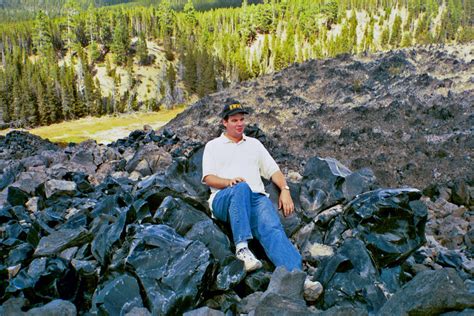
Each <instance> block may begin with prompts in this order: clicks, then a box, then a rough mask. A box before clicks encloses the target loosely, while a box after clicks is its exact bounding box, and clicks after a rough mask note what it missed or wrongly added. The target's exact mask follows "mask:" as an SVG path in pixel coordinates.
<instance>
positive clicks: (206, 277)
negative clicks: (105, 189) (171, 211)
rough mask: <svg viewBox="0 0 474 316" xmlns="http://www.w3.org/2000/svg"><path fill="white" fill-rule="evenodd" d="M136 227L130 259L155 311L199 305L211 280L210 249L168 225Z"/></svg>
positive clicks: (127, 259) (175, 309) (169, 311)
mask: <svg viewBox="0 0 474 316" xmlns="http://www.w3.org/2000/svg"><path fill="white" fill-rule="evenodd" d="M129 227H130V226H129ZM135 229H136V232H135V233H134V234H133V241H132V243H131V247H130V250H129V253H128V256H127V258H126V263H127V265H129V266H130V267H131V268H132V269H133V270H134V272H135V274H136V276H137V278H138V279H139V281H140V283H141V284H142V286H143V289H144V292H145V296H146V300H147V304H148V305H149V306H152V307H153V310H152V311H151V312H152V313H153V314H171V313H180V312H184V311H186V310H189V309H192V308H193V307H195V306H197V305H198V304H199V302H200V295H201V294H202V291H203V290H204V289H205V288H206V284H207V283H208V282H210V281H211V278H210V272H211V269H212V262H211V258H210V253H209V250H207V248H206V247H205V246H204V245H203V244H202V243H201V242H199V241H190V240H188V239H184V238H183V237H181V236H179V235H178V234H177V233H176V232H175V231H174V230H173V229H172V228H170V227H168V226H165V225H150V226H135Z"/></svg>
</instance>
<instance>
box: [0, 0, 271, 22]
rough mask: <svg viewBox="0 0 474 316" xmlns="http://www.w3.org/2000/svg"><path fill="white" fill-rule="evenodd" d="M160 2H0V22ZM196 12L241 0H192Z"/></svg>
mask: <svg viewBox="0 0 474 316" xmlns="http://www.w3.org/2000/svg"><path fill="white" fill-rule="evenodd" d="M160 1H161V0H135V1H134V0H0V21H3V22H5V21H18V20H28V19H31V18H34V17H35V15H36V14H37V13H38V11H39V10H42V11H44V12H46V14H48V16H49V17H55V16H60V15H62V14H63V13H64V11H65V10H66V9H67V7H68V6H70V5H71V3H76V4H77V6H78V7H79V8H81V9H83V10H85V9H87V8H89V7H102V6H111V5H116V4H130V5H142V6H151V5H158V4H159V3H160ZM186 1H187V0H170V4H171V7H172V8H173V9H175V10H181V9H182V8H183V7H184V5H185V4H186ZM259 2H260V3H261V2H262V1H261V0H253V1H252V0H251V1H249V3H259ZM193 3H194V6H195V7H196V9H197V10H209V9H214V8H218V7H237V6H240V5H241V4H242V0H194V1H193Z"/></svg>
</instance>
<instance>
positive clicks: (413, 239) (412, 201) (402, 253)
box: [343, 188, 428, 268]
mask: <svg viewBox="0 0 474 316" xmlns="http://www.w3.org/2000/svg"><path fill="white" fill-rule="evenodd" d="M420 197H421V192H420V191H419V190H417V189H412V188H406V189H384V190H382V189H380V190H376V191H372V192H366V193H364V194H361V195H360V196H359V197H357V198H356V199H354V200H353V201H351V202H350V203H349V204H348V205H347V206H346V207H345V209H344V215H343V217H344V220H345V222H346V223H347V224H348V225H349V227H350V228H352V229H353V233H354V235H355V236H356V237H357V238H359V239H361V240H362V241H363V242H364V243H365V245H366V247H367V249H368V250H369V251H370V253H371V254H372V256H373V258H374V260H375V262H376V263H377V266H378V267H379V268H383V267H387V266H391V265H395V264H401V263H402V262H403V261H404V260H405V259H406V258H407V257H408V256H409V255H410V254H411V253H413V252H414V251H415V250H416V249H418V248H419V247H420V246H421V245H423V244H424V242H425V223H426V220H427V217H428V211H427V208H426V206H425V205H424V204H423V203H422V202H421V201H420V200H419V198H420Z"/></svg>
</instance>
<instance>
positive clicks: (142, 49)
mask: <svg viewBox="0 0 474 316" xmlns="http://www.w3.org/2000/svg"><path fill="white" fill-rule="evenodd" d="M137 57H138V62H139V63H140V65H148V64H149V58H148V47H147V44H146V38H145V33H144V32H141V33H140V36H139V37H138V42H137Z"/></svg>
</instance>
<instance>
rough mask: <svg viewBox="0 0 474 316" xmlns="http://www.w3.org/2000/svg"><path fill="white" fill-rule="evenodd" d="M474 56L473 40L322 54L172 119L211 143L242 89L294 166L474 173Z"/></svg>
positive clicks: (431, 177)
mask: <svg viewBox="0 0 474 316" xmlns="http://www.w3.org/2000/svg"><path fill="white" fill-rule="evenodd" d="M473 58H474V44H473V43H471V44H468V45H464V46H458V47H440V46H436V47H425V48H415V49H407V50H400V51H393V52H388V53H382V54H378V55H371V56H360V57H351V56H341V57H339V58H336V59H328V60H313V61H310V62H307V63H303V64H301V65H295V66H293V67H290V68H288V69H286V70H284V71H282V72H280V73H277V74H274V75H271V76H266V77H263V78H259V79H257V80H254V81H250V82H246V83H243V84H242V85H239V86H237V87H234V88H231V89H228V90H225V91H222V92H220V93H217V94H214V95H211V96H210V97H208V98H205V99H202V100H201V101H199V102H198V103H196V104H194V105H193V106H192V107H190V108H189V109H188V110H187V111H186V112H184V113H183V114H182V115H180V116H178V117H177V118H176V119H175V120H173V121H172V122H170V123H169V124H168V128H170V129H172V130H173V131H174V132H175V133H176V134H178V135H179V137H180V138H181V139H183V140H188V139H193V140H200V141H202V142H206V141H207V140H209V139H210V138H212V137H214V136H215V135H216V134H218V133H219V132H218V126H219V120H218V113H219V111H220V109H221V108H222V106H221V104H222V102H223V100H225V98H227V97H234V98H236V99H238V100H240V101H241V102H242V103H244V104H245V105H246V106H248V107H249V108H251V109H252V112H253V113H252V114H251V115H249V119H248V121H249V122H250V123H253V124H257V125H258V127H259V128H260V129H262V130H263V132H264V133H265V134H266V136H267V143H268V146H269V147H270V148H271V151H272V153H273V155H274V156H275V157H276V158H277V160H278V162H279V163H280V164H281V165H284V166H286V167H287V171H290V170H293V171H299V172H301V171H302V166H303V164H304V161H305V160H307V159H308V157H312V156H321V157H334V158H336V159H338V160H339V161H341V162H342V163H344V164H345V165H346V166H348V167H349V168H351V169H358V168H361V167H370V168H372V169H373V170H374V172H375V175H376V176H377V178H378V180H379V181H380V183H381V184H382V185H383V186H400V185H409V186H415V187H418V188H424V187H426V186H428V185H429V184H431V183H439V182H447V181H449V180H454V179H457V178H459V177H466V178H467V179H469V180H470V181H472V180H473V176H474V168H473V165H474V164H473V153H474V152H473V150H474V143H473V126H474V60H473ZM180 144H182V143H180Z"/></svg>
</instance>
